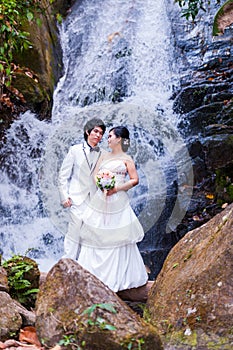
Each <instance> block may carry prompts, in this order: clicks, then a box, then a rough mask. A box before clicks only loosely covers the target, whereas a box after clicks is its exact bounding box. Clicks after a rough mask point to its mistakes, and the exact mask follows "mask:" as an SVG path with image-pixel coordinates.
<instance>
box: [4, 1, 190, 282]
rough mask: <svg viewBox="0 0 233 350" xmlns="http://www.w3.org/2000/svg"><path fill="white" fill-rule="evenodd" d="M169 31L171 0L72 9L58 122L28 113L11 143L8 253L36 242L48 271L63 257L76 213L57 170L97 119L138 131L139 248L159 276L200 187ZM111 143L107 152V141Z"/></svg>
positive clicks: (134, 142) (135, 201) (134, 150)
mask: <svg viewBox="0 0 233 350" xmlns="http://www.w3.org/2000/svg"><path fill="white" fill-rule="evenodd" d="M169 38H170V29H169V21H168V18H167V17H166V8H165V1H163V0H156V1H152V0H148V1H145V0H138V1H137V0H135V1H133V0H132V1H127V2H126V1H124V0H118V1H113V0H108V1H107V0H106V1H101V2H97V1H85V0H84V1H82V2H81V4H80V2H77V3H76V4H75V5H74V6H73V8H72V9H71V13H70V14H69V16H68V18H67V19H66V20H65V21H64V23H63V24H62V28H61V40H62V45H63V52H64V66H65V73H64V76H63V77H62V78H61V80H60V82H59V84H58V86H57V89H56V91H55V94H54V107H53V116H52V123H49V124H48V123H46V122H41V121H38V120H37V119H36V117H35V116H33V115H32V114H30V113H25V114H24V115H23V116H22V118H21V119H20V120H19V121H17V122H15V123H14V124H13V126H12V128H11V129H10V130H9V132H8V138H7V139H8V142H7V144H6V146H5V148H3V152H4V153H5V155H4V157H3V159H4V167H3V172H2V174H1V177H2V181H1V183H2V187H3V186H4V187H3V188H4V190H3V191H1V210H2V214H3V217H4V220H3V223H2V228H1V242H2V245H3V246H2V251H3V253H4V257H7V256H9V254H10V253H11V252H15V253H22V252H25V251H26V250H27V249H28V248H34V249H33V250H32V251H31V252H30V254H31V256H32V257H33V258H35V259H36V260H37V261H38V262H39V264H40V267H41V269H42V270H48V269H49V268H50V266H51V264H52V263H53V262H55V261H57V260H58V259H59V258H60V257H61V255H62V247H63V243H62V240H63V236H64V233H65V230H66V225H67V212H66V210H64V209H62V208H61V206H60V203H59V196H58V191H57V183H56V181H57V172H58V169H59V167H60V165H61V162H62V159H63V157H64V155H65V154H66V152H67V150H68V148H69V146H70V145H71V144H73V143H76V142H80V141H82V140H83V125H84V123H85V122H86V120H87V119H89V118H92V117H94V116H98V117H101V118H102V119H103V120H104V121H105V123H106V125H107V127H108V128H109V127H111V126H112V125H126V126H127V127H128V128H129V130H130V134H131V148H130V153H131V155H132V156H133V158H134V159H135V162H136V164H137V166H138V172H139V176H140V185H139V186H137V187H136V188H135V189H134V190H131V191H129V194H130V197H131V201H132V205H133V207H134V209H135V211H136V213H137V215H138V217H139V219H140V221H141V222H142V224H143V227H144V230H145V233H146V235H145V240H144V241H143V242H142V243H141V244H140V249H141V250H142V254H143V255H144V258H145V260H147V264H149V265H151V266H152V265H156V264H157V267H156V268H155V271H154V272H153V273H152V276H154V275H156V273H158V271H159V269H160V268H161V264H162V262H163V260H164V258H165V256H166V254H167V252H168V250H169V249H170V248H171V246H172V245H173V244H174V241H173V239H172V238H171V236H170V234H169V232H170V231H172V230H173V229H175V227H176V225H177V224H178V223H179V222H180V220H181V219H182V217H183V215H184V213H185V211H186V210H187V207H188V204H189V199H190V188H191V187H192V171H191V163H190V160H189V156H188V153H187V150H186V147H185V145H184V144H183V140H182V139H181V137H180V135H179V133H178V131H177V130H176V123H177V120H176V116H175V115H174V114H173V113H172V106H171V101H170V96H171V94H172V85H174V84H176V79H177V76H176V73H175V71H174V67H171V62H172V46H171V44H170V40H169ZM35 130H36V131H35ZM11 147H13V149H11ZM102 147H104V148H106V149H107V142H106V138H104V139H103V141H102ZM15 150H17V152H15ZM184 184H185V186H183V185H184ZM187 185H188V186H187ZM187 188H189V191H188V192H187V191H186V189H187ZM5 199H6V201H5ZM151 252H153V254H151ZM152 256H153V259H154V261H153V262H151V261H150V262H149V261H148V259H149V260H150V259H151V258H152ZM155 261H156V264H155V263H154V262H155Z"/></svg>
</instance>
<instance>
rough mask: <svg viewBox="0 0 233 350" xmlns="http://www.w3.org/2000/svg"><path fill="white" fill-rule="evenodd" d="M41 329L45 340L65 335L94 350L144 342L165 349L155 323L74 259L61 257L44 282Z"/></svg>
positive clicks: (38, 324) (55, 340) (38, 326)
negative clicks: (145, 318) (140, 314)
mask: <svg viewBox="0 0 233 350" xmlns="http://www.w3.org/2000/svg"><path fill="white" fill-rule="evenodd" d="M36 330H37V334H38V336H39V338H40V339H41V340H42V339H43V341H44V342H45V343H46V346H49V347H52V346H55V345H56V344H57V343H58V342H59V341H62V340H64V336H66V339H67V337H69V339H70V342H72V343H74V344H76V346H77V347H78V346H79V347H81V346H82V344H84V343H85V349H87V350H88V349H89V350H109V349H111V350H118V349H119V350H120V349H124V348H125V349H129V348H133V347H134V346H136V348H139V347H140V346H141V345H142V343H143V349H145V350H146V349H147V350H151V349H153V350H160V349H162V348H163V347H162V344H161V341H160V338H159V336H158V335H157V333H156V330H155V328H154V327H152V326H151V325H149V324H148V323H146V322H145V321H143V319H142V318H140V317H139V316H138V315H137V314H136V313H135V312H134V311H132V310H131V309H130V308H129V307H128V306H127V305H126V304H125V303H124V302H123V301H122V300H121V299H120V298H119V297H118V296H117V295H116V294H115V293H114V292H112V291H111V290H110V289H109V288H108V287H107V286H105V285H104V284H103V283H102V282H101V281H99V280H98V279H97V278H96V277H95V276H93V275H92V274H90V273H89V272H88V271H86V270H85V269H83V268H82V267H81V266H80V265H79V264H78V263H77V262H75V261H73V260H71V259H61V260H60V261H59V262H58V263H57V264H56V265H55V266H54V267H53V268H52V269H51V270H50V271H49V272H48V275H47V278H46V280H45V282H43V283H42V285H41V289H40V292H39V294H38V298H37V303H36Z"/></svg>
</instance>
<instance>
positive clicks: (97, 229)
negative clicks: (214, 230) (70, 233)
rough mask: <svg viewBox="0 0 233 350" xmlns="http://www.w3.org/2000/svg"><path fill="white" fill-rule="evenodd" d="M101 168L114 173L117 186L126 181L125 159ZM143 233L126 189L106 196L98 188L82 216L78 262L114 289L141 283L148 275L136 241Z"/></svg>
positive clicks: (109, 161) (137, 285) (140, 238)
mask: <svg viewBox="0 0 233 350" xmlns="http://www.w3.org/2000/svg"><path fill="white" fill-rule="evenodd" d="M100 169H108V170H110V171H111V172H113V173H114V175H115V177H116V186H117V184H119V183H122V182H124V181H125V178H126V175H127V172H126V166H125V163H124V162H123V161H122V160H118V159H117V160H113V159H112V160H108V161H104V162H103V163H102V164H101V166H100ZM143 237H144V232H143V228H142V226H141V224H140V222H139V220H138V218H137V217H136V215H135V213H134V211H133V209H132V208H131V206H130V202H129V198H128V194H127V192H125V191H119V192H117V193H115V194H113V195H111V196H105V194H104V193H103V192H102V191H101V190H100V189H98V190H97V192H96V194H95V195H94V197H93V198H92V199H91V201H90V204H89V206H88V208H87V209H86V210H85V213H84V216H83V226H82V229H81V234H80V246H81V249H80V254H79V257H78V263H79V264H80V265H81V266H82V267H84V268H85V269H87V270H88V271H89V272H91V273H92V274H94V275H95V276H96V277H97V278H99V279H100V280H101V281H102V282H104V283H105V284H106V285H107V286H108V287H109V288H110V289H112V290H113V291H114V292H118V291H120V290H125V289H130V288H135V287H139V286H142V285H144V284H146V282H147V280H148V276H147V272H146V269H145V265H144V263H143V260H142V257H141V254H140V252H139V250H138V247H137V242H139V241H141V240H142V239H143Z"/></svg>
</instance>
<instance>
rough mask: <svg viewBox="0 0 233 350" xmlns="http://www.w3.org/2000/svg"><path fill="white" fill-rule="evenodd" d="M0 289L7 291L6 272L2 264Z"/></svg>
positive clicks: (0, 267) (0, 268)
mask: <svg viewBox="0 0 233 350" xmlns="http://www.w3.org/2000/svg"><path fill="white" fill-rule="evenodd" d="M0 291H2V292H9V286H8V279H7V272H6V270H5V269H4V268H3V267H2V266H0Z"/></svg>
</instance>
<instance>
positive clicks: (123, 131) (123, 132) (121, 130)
mask: <svg viewBox="0 0 233 350" xmlns="http://www.w3.org/2000/svg"><path fill="white" fill-rule="evenodd" d="M110 131H113V132H114V135H116V137H121V147H122V151H123V152H127V150H128V148H129V146H130V139H129V130H128V129H127V128H126V127H125V126H115V127H114V128H112V129H111V130H110ZM110 131H109V132H110Z"/></svg>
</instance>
